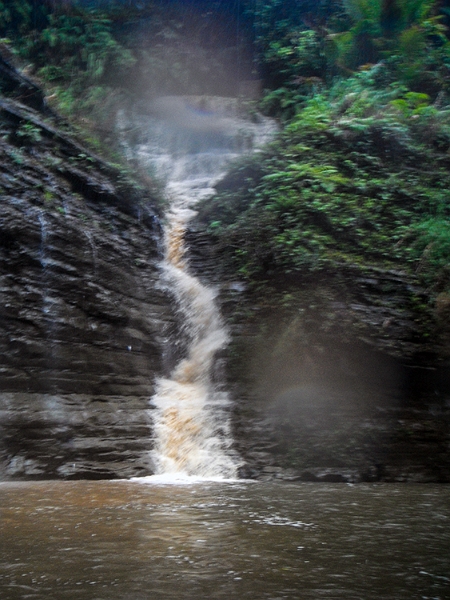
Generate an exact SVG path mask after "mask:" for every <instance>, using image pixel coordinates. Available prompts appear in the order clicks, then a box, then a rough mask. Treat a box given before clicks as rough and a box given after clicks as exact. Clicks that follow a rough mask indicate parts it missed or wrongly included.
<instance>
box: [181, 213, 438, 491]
mask: <svg viewBox="0 0 450 600" xmlns="http://www.w3.org/2000/svg"><path fill="white" fill-rule="evenodd" d="M189 240H190V243H191V264H192V267H193V268H194V269H195V270H196V272H197V273H199V274H200V276H201V277H203V278H205V279H206V280H209V281H213V282H215V284H216V285H218V286H220V290H221V292H220V301H221V305H222V312H223V313H224V315H225V317H226V319H227V322H228V327H229V330H230V334H231V343H230V345H229V347H228V349H227V356H226V357H224V360H225V362H226V364H227V376H228V382H229V387H230V391H231V393H232V395H233V397H234V400H235V402H234V416H233V425H234V438H235V441H236V447H237V450H238V452H239V454H240V455H241V456H242V458H243V460H244V463H245V464H244V466H243V468H242V471H241V475H242V476H243V477H247V478H256V479H274V478H275V479H285V480H289V481H293V480H299V481H330V482H339V481H341V482H350V483H353V482H361V481H398V482H400V481H414V482H430V481H434V482H449V481H450V460H449V454H448V448H449V444H450V380H449V376H448V374H449V369H448V362H446V359H445V356H446V354H445V352H444V351H443V350H445V348H444V347H443V343H442V338H441V337H439V336H438V335H430V334H428V335H423V333H424V332H425V333H426V332H430V331H433V327H435V324H434V325H433V323H432V322H431V320H430V317H429V315H427V314H426V313H425V311H424V310H423V305H424V304H425V301H424V300H423V296H424V291H423V290H421V289H420V287H419V286H418V285H417V282H415V281H413V280H412V279H411V278H410V277H408V276H407V275H406V274H403V273H397V272H392V271H383V270H382V269H371V270H369V269H366V271H365V272H364V273H361V270H360V269H358V268H357V267H356V265H355V268H354V269H349V268H348V267H347V268H346V269H345V271H344V270H343V269H342V270H341V271H336V273H335V274H329V275H328V276H327V277H325V276H323V277H315V278H311V277H310V278H308V276H307V275H305V277H304V278H302V279H301V280H299V281H297V283H296V285H293V284H292V282H289V287H288V285H286V283H284V284H283V282H279V287H278V288H277V289H275V287H274V291H273V294H272V296H271V295H270V294H264V295H262V294H260V295H258V294H257V293H253V294H252V293H250V291H249V290H248V289H247V287H246V285H244V284H243V282H242V281H239V280H238V278H237V277H236V274H235V273H233V272H232V270H231V269H228V270H227V269H224V268H223V267H222V270H221V272H220V276H219V277H218V269H217V265H218V264H219V265H220V256H217V254H215V251H214V247H213V245H212V244H211V239H210V238H208V236H206V235H205V234H204V233H203V232H202V231H201V229H197V230H196V229H195V222H194V224H193V227H192V228H191V230H190V232H189ZM283 285H284V286H285V287H284V291H285V292H286V293H287V292H289V294H290V295H291V304H290V307H289V309H288V310H286V309H285V308H284V307H283V304H282V303H281V302H279V301H278V303H277V301H276V299H274V298H275V296H276V295H278V298H280V297H281V296H282V292H283ZM292 298H295V302H296V304H295V306H294V307H293V301H292ZM444 301H445V299H443V300H441V304H442V305H443V306H444ZM445 306H446V305H445ZM445 306H444V308H445ZM444 308H443V309H442V313H443V312H444Z"/></svg>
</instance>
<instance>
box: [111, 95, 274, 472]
mask: <svg viewBox="0 0 450 600" xmlns="http://www.w3.org/2000/svg"><path fill="white" fill-rule="evenodd" d="M206 107H207V108H206ZM237 107H238V103H237V101H236V100H230V99H219V98H212V99H211V98H210V99H206V98H201V99H199V98H196V99H194V98H189V99H187V98H181V97H171V98H164V99H160V100H159V101H157V102H156V103H155V105H154V107H153V108H154V111H155V113H156V118H150V119H148V120H147V134H148V136H147V139H146V140H145V142H144V143H140V144H138V145H137V146H136V147H135V148H134V149H131V147H130V146H129V147H128V152H129V153H133V154H134V158H135V159H137V160H138V161H139V163H140V164H141V165H145V166H147V167H149V168H151V169H154V170H155V172H156V174H157V175H158V176H159V177H161V178H164V179H165V181H166V182H167V185H166V190H167V195H168V198H169V202H170V209H169V211H168V214H167V225H166V229H165V258H164V262H163V271H164V274H165V280H166V282H167V285H168V286H170V289H171V290H172V292H173V294H174V296H175V299H176V302H177V305H178V307H179V311H180V313H181V315H182V318H183V327H184V333H185V334H186V337H187V339H188V340H189V343H188V348H187V351H186V356H185V358H183V359H182V360H181V361H180V362H179V363H178V364H177V365H176V366H175V368H174V370H173V372H172V373H171V375H170V377H169V378H160V379H159V380H158V381H157V387H156V394H155V396H154V397H153V398H152V404H153V406H154V408H153V410H152V411H151V413H152V418H153V424H154V436H155V447H154V451H153V460H154V464H155V472H156V473H157V474H171V475H182V476H185V475H188V476H195V477H205V478H217V477H219V478H233V477H234V476H235V475H236V471H237V468H238V466H239V460H238V458H237V457H236V456H235V455H234V453H233V451H232V438H231V432H230V422H229V416H228V413H229V398H228V395H227V393H226V392H224V391H223V390H222V389H220V387H219V386H217V384H215V383H214V382H213V380H212V376H211V373H212V369H213V363H214V356H215V354H216V352H217V351H218V350H220V349H221V348H223V347H225V346H226V344H227V342H228V334H227V331H226V329H225V326H224V324H223V321H222V319H221V316H220V314H219V311H218V308H217V305H216V303H215V291H214V290H213V289H211V288H209V287H205V286H204V285H202V284H201V283H200V281H199V280H198V279H197V278H196V277H194V276H193V275H192V274H191V273H189V267H188V261H187V259H186V256H185V246H184V234H185V230H186V225H187V222H188V221H189V220H190V219H191V218H192V217H193V216H194V215H195V212H194V210H193V209H192V207H193V206H195V204H196V203H197V202H198V200H199V199H200V198H203V197H205V196H207V195H209V194H211V193H212V192H213V189H212V186H213V185H214V183H215V182H216V181H217V180H218V179H219V178H220V177H221V176H222V175H223V174H224V171H225V168H226V166H227V164H228V163H229V162H230V160H232V159H233V158H236V157H237V156H239V155H241V154H243V153H245V152H250V151H252V150H253V149H255V148H257V147H259V146H261V145H262V144H263V143H264V142H266V141H267V140H268V139H269V138H270V136H271V135H272V134H273V132H274V124H273V122H272V121H271V120H269V119H263V118H261V117H259V118H258V120H257V121H258V122H257V123H255V122H250V120H249V119H247V120H246V119H244V118H242V117H238V116H236V113H237ZM122 123H123V122H122ZM119 126H120V123H119ZM141 135H142V131H141Z"/></svg>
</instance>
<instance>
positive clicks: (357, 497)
mask: <svg viewBox="0 0 450 600" xmlns="http://www.w3.org/2000/svg"><path fill="white" fill-rule="evenodd" d="M0 508H1V540H0V598H1V599H2V600H19V599H20V600H25V599H36V600H119V599H120V600H144V599H145V600H150V599H151V600H159V599H163V598H164V599H177V600H178V599H187V600H194V599H196V600H197V599H216V598H217V599H222V598H223V599H230V598H231V599H241V598H248V599H255V600H258V599H261V598H267V599H270V600H281V599H284V598H289V599H305V600H306V599H311V600H317V599H320V598H327V599H338V598H339V599H340V598H345V599H346V600H350V599H355V600H356V599H358V600H371V599H373V600H381V599H390V600H401V599H405V600H413V599H440V600H444V599H445V598H450V527H449V525H450V521H449V519H450V488H449V487H448V486H438V485H413V484H412V485H408V484H402V485H393V484H367V485H366V484H360V485H355V486H351V485H345V484H314V483H312V484H309V483H305V484H303V483H302V484H285V483H283V484H281V483H274V482H270V483H269V482H245V481H240V482H239V481H236V482H228V483H227V482H197V483H190V484H172V485H169V484H157V483H152V480H151V479H150V480H148V479H147V480H145V479H144V480H142V481H139V480H138V481H131V482H130V481H116V482H112V481H102V482H88V481H76V482H33V483H30V482H28V483H3V484H0Z"/></svg>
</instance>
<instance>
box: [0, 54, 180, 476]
mask: <svg viewBox="0 0 450 600" xmlns="http://www.w3.org/2000/svg"><path fill="white" fill-rule="evenodd" d="M2 81H3V82H4V86H3V87H4V90H5V91H6V92H7V97H6V96H2V97H1V100H0V157H1V158H0V194H1V196H0V198H1V200H0V202H1V213H0V281H1V284H0V294H1V311H0V344H1V358H0V391H1V393H0V475H2V476H4V477H6V478H22V477H23V478H51V477H63V478H80V477H83V478H104V477H129V476H133V475H138V474H141V473H144V474H148V473H150V472H151V465H149V464H148V458H147V454H148V450H150V448H151V431H150V426H149V418H148V413H147V409H148V400H149V398H150V396H151V394H152V390H153V387H152V386H153V380H154V377H155V374H156V373H157V374H161V373H162V372H164V371H165V368H169V366H170V360H171V359H170V356H166V355H165V353H166V350H165V348H166V345H165V344H164V340H165V339H166V338H167V336H169V335H170V332H171V328H173V326H174V322H175V321H174V315H173V313H172V310H171V308H170V301H169V299H168V297H167V293H166V291H165V290H164V289H163V288H162V287H161V285H160V282H159V272H158V266H157V265H158V261H159V259H160V239H161V228H160V223H159V217H158V211H157V210H156V209H155V206H156V204H155V201H154V198H152V196H151V194H150V193H149V192H148V191H146V190H145V189H144V188H139V187H138V186H136V185H133V184H131V183H127V182H126V181H125V179H124V173H123V172H121V171H120V170H117V169H115V168H113V167H111V166H109V165H108V164H106V163H105V162H104V161H103V160H101V159H100V158H99V157H97V156H96V155H95V154H93V153H92V152H90V151H89V150H87V149H86V148H85V147H83V146H82V145H81V144H80V143H78V142H77V141H75V140H74V139H73V138H72V137H70V135H68V134H67V133H66V131H65V129H67V128H65V126H64V124H62V123H61V122H60V121H59V120H58V119H56V118H55V117H54V116H53V115H52V114H51V111H49V110H48V108H47V107H46V105H45V102H44V99H43V95H42V93H41V92H40V91H39V89H38V88H36V86H34V85H33V84H31V83H30V82H28V80H27V79H26V78H24V77H22V76H20V75H18V74H17V72H16V71H15V70H14V69H13V68H12V67H10V66H8V65H7V64H6V66H5V64H3V69H2Z"/></svg>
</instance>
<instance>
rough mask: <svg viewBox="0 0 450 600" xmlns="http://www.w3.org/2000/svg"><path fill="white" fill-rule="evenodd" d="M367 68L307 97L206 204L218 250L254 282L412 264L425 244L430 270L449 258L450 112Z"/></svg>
mask: <svg viewBox="0 0 450 600" xmlns="http://www.w3.org/2000/svg"><path fill="white" fill-rule="evenodd" d="M373 77H374V74H373V73H371V72H370V70H369V71H366V72H362V73H359V74H358V75H356V76H355V77H353V78H350V79H347V80H341V81H337V82H336V83H335V85H334V86H333V87H332V88H331V89H330V90H329V91H328V92H325V91H324V92H323V93H322V94H318V95H316V96H314V97H313V98H311V99H310V100H309V101H307V102H306V104H305V106H304V108H303V110H301V111H299V112H298V114H297V115H296V116H295V117H294V118H293V119H292V120H291V121H290V123H289V124H288V125H287V126H286V127H285V129H284V130H283V131H282V133H281V134H280V135H279V137H278V139H277V140H276V141H275V142H274V143H273V144H272V145H271V146H270V147H269V148H268V149H267V150H266V151H265V152H263V153H262V154H259V155H257V156H255V157H254V158H251V159H246V160H245V161H244V162H243V163H242V164H238V165H236V166H235V167H234V168H233V169H232V171H231V173H230V174H229V175H228V176H227V177H226V178H225V180H224V181H223V182H222V183H221V184H220V185H219V186H218V192H219V193H218V195H217V196H216V197H213V198H211V199H209V200H207V201H205V202H204V203H203V205H202V207H201V209H200V216H199V218H200V219H202V220H203V222H204V223H205V224H206V225H207V226H208V227H209V231H210V233H211V235H213V236H214V237H215V239H216V240H217V243H218V244H219V246H220V248H221V256H222V257H223V259H224V260H225V261H227V262H228V263H229V264H233V265H234V267H235V268H236V269H237V271H238V272H239V273H240V274H241V275H242V276H243V277H246V278H247V279H248V280H249V281H251V282H252V281H253V282H255V281H258V280H261V279H263V280H264V279H267V278H271V277H277V276H278V275H279V274H283V275H288V276H289V274H291V275H292V276H295V274H296V273H304V272H311V271H312V272H315V271H318V270H319V271H320V270H323V269H334V268H335V267H334V265H336V264H343V263H352V264H355V263H356V264H361V265H362V264H367V263H374V264H379V265H383V266H390V267H394V268H398V267H399V265H402V268H407V269H411V270H412V271H416V270H417V268H418V265H419V263H420V261H421V260H423V259H422V255H423V252H424V251H425V248H427V247H428V246H429V244H430V242H431V241H432V243H433V245H432V246H431V250H430V249H428V250H427V255H426V256H427V257H428V258H427V260H428V263H427V269H426V272H427V273H428V275H430V273H434V274H435V275H436V276H437V272H438V270H439V269H443V268H444V263H445V262H446V261H447V262H448V258H449V256H448V248H449V247H448V232H449V228H448V222H449V218H450V203H449V202H448V195H447V192H446V190H447V189H450V174H449V171H448V158H447V156H448V154H447V150H448V148H449V147H450V145H447V146H445V144H444V143H443V142H442V141H439V140H442V139H446V136H447V138H448V127H449V126H450V111H449V110H448V109H446V108H440V109H439V108H437V107H436V106H432V105H430V98H429V97H428V96H427V95H426V94H421V93H416V92H409V91H407V90H406V89H405V88H404V87H401V86H397V87H395V86H394V87H392V86H390V87H388V88H386V89H384V90H380V89H377V88H376V87H375V86H373V85H371V84H370V82H371V81H372V79H373ZM419 271H420V269H419ZM424 272H425V270H424ZM435 275H433V276H435Z"/></svg>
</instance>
